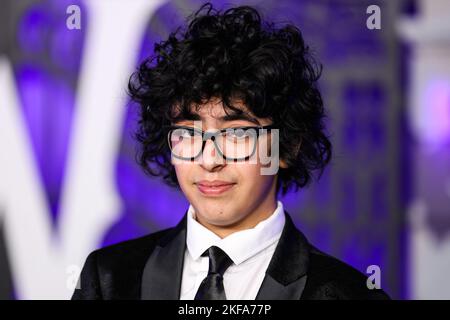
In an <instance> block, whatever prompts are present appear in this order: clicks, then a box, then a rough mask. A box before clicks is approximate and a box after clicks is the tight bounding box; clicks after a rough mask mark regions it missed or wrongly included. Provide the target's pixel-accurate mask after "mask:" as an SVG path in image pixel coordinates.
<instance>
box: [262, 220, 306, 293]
mask: <svg viewBox="0 0 450 320" xmlns="http://www.w3.org/2000/svg"><path fill="white" fill-rule="evenodd" d="M285 217H286V223H285V225H284V228H283V231H282V233H281V237H280V240H279V242H278V245H277V247H276V249H275V252H274V254H273V256H272V259H271V261H270V263H269V267H268V268H267V271H266V275H265V277H264V280H263V283H262V285H261V287H260V289H259V292H258V294H257V296H256V300H298V299H300V297H301V295H302V293H303V290H304V288H305V284H306V278H307V276H306V272H307V270H308V264H309V245H308V242H307V240H306V238H305V236H304V235H303V234H302V233H301V232H300V231H299V230H298V229H297V228H296V227H295V225H294V223H293V222H292V219H291V217H290V215H289V214H288V213H287V212H286V211H285Z"/></svg>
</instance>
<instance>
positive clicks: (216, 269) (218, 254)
mask: <svg viewBox="0 0 450 320" xmlns="http://www.w3.org/2000/svg"><path fill="white" fill-rule="evenodd" d="M202 256H209V269H208V275H210V274H215V273H218V274H220V275H221V276H223V274H224V273H225V271H226V270H227V269H228V267H229V266H231V264H232V263H233V260H231V258H230V257H229V256H228V255H227V254H226V253H225V251H223V250H222V249H220V248H219V247H216V246H211V247H209V248H208V249H207V250H206V251H205V252H204V253H203V254H202Z"/></svg>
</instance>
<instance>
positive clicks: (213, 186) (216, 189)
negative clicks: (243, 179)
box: [196, 180, 235, 196]
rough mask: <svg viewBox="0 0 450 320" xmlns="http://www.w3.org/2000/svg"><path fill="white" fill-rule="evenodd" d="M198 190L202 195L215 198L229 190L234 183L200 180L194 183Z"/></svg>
mask: <svg viewBox="0 0 450 320" xmlns="http://www.w3.org/2000/svg"><path fill="white" fill-rule="evenodd" d="M196 185H197V188H198V190H199V191H200V192H201V193H203V194H204V195H209V196H215V195H220V194H222V193H224V192H226V191H228V190H230V189H231V188H232V187H233V186H234V185H235V183H233V182H228V181H221V180H214V181H207V180H202V181H199V182H197V183H196Z"/></svg>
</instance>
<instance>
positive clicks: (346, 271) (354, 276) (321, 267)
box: [305, 246, 389, 300]
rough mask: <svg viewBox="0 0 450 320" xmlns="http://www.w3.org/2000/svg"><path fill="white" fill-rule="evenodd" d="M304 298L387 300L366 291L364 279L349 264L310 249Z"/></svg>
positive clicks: (378, 293) (379, 293) (377, 292)
mask: <svg viewBox="0 0 450 320" xmlns="http://www.w3.org/2000/svg"><path fill="white" fill-rule="evenodd" d="M305 297H307V298H309V299H356V300H360V299H389V296H388V295H387V294H386V293H385V292H384V291H383V290H381V289H369V288H368V286H367V276H366V275H364V274H363V273H362V272H360V271H358V270H357V269H355V268H354V267H352V266H350V265H349V264H347V263H345V262H343V261H341V260H339V259H337V258H335V257H333V256H331V255H328V254H326V253H324V252H322V251H320V250H318V249H317V248H315V247H313V246H311V248H310V256H309V267H308V278H307V283H306V287H305Z"/></svg>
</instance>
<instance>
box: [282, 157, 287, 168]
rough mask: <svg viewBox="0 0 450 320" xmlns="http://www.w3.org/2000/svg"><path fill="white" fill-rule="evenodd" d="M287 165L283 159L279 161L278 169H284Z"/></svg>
mask: <svg viewBox="0 0 450 320" xmlns="http://www.w3.org/2000/svg"><path fill="white" fill-rule="evenodd" d="M287 167H288V165H287V164H286V161H284V160H283V159H280V168H283V169H286V168H287Z"/></svg>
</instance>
